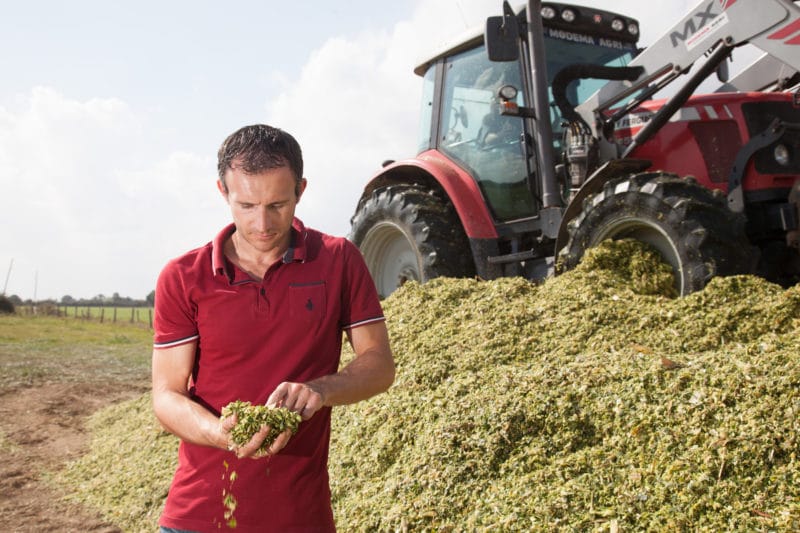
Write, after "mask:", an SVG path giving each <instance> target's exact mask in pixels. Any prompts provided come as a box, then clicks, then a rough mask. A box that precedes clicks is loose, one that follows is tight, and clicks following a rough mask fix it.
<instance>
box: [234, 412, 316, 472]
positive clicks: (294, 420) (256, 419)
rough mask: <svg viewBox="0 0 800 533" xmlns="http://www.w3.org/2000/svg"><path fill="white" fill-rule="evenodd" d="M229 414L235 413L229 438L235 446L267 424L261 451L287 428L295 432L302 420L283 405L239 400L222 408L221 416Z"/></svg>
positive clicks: (243, 443) (242, 443) (248, 438)
mask: <svg viewBox="0 0 800 533" xmlns="http://www.w3.org/2000/svg"><path fill="white" fill-rule="evenodd" d="M231 415H236V425H235V426H234V428H233V429H232V430H231V440H233V442H234V444H236V445H237V446H244V445H245V444H247V443H248V442H250V439H251V438H253V435H255V434H256V433H258V432H259V431H260V430H261V428H263V427H264V426H269V428H270V431H269V433H268V434H267V437H266V438H265V439H264V442H263V443H262V444H261V447H259V451H261V452H265V451H267V449H268V448H269V447H270V446H271V445H272V443H273V442H275V439H276V438H278V435H280V434H281V433H283V432H284V431H286V430H287V429H288V430H291V432H292V433H295V432H296V431H297V428H298V426H299V425H300V422H301V421H302V418H301V417H300V415H299V414H298V413H295V412H294V411H290V410H289V409H286V408H285V407H268V406H266V405H251V404H250V402H243V401H240V400H237V401H235V402H231V403H229V404H228V405H226V406H225V407H223V408H222V415H221V416H222V418H227V417H229V416H231ZM231 481H233V480H231Z"/></svg>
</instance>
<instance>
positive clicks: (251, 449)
mask: <svg viewBox="0 0 800 533" xmlns="http://www.w3.org/2000/svg"><path fill="white" fill-rule="evenodd" d="M235 425H236V415H235V414H233V415H231V416H229V417H226V418H223V419H222V420H221V421H220V423H219V429H220V432H221V433H222V435H223V436H224V438H225V442H226V443H227V444H226V446H227V448H228V450H229V451H231V452H233V453H235V454H236V457H238V458H239V459H243V458H245V457H252V458H253V459H260V458H262V457H268V456H270V455H275V454H276V453H278V452H279V451H280V450H282V449H283V447H284V446H286V445H287V444H288V443H289V438H290V437H291V436H292V432H291V430H288V429H287V430H286V431H284V432H283V433H281V434H280V435H278V437H277V438H276V439H275V440H274V441H273V442H272V444H271V445H270V446H269V448H267V449H266V450H265V451H259V448H261V443H262V442H264V439H266V438H267V435H269V432H270V427H269V426H264V427H263V428H261V430H260V431H258V432H257V433H256V434H254V435H253V437H252V438H251V439H250V441H248V443H247V444H245V445H244V446H237V445H236V444H235V443H234V442H233V439H232V438H231V430H232V429H233V427H234V426H235Z"/></svg>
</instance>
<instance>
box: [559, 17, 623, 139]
mask: <svg viewBox="0 0 800 533" xmlns="http://www.w3.org/2000/svg"><path fill="white" fill-rule="evenodd" d="M544 47H545V54H546V57H547V85H548V99H549V102H550V120H551V122H552V124H553V139H554V144H555V148H556V153H560V151H561V134H562V132H563V128H562V126H561V121H562V119H561V113H560V112H559V110H558V108H557V107H556V106H555V104H554V103H553V93H552V89H551V88H550V87H551V85H552V83H553V78H554V77H555V75H556V74H558V72H559V71H560V70H561V69H563V68H564V67H566V66H569V65H574V64H575V63H591V64H593V65H602V66H605V67H625V66H627V65H628V63H630V62H631V61H632V60H633V56H634V54H635V53H636V47H635V46H634V45H633V44H630V43H626V42H623V41H617V40H614V39H604V38H597V37H591V36H588V35H584V34H578V33H573V32H568V31H564V30H558V29H553V28H546V29H545V39H544ZM606 83H608V81H607V80H597V79H581V80H575V81H573V82H572V83H570V84H569V85H568V86H567V98H568V99H569V101H570V103H572V104H573V105H576V106H577V105H578V104H580V103H581V102H583V101H585V100H586V99H587V98H589V97H590V96H591V95H593V94H594V93H595V92H597V91H598V90H600V88H601V87H602V86H603V85H605V84H606Z"/></svg>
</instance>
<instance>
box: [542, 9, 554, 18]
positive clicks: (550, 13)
mask: <svg viewBox="0 0 800 533" xmlns="http://www.w3.org/2000/svg"><path fill="white" fill-rule="evenodd" d="M541 13H542V18H543V19H545V20H551V19H554V18H556V10H555V9H553V8H552V7H550V6H545V7H543V8H542V11H541Z"/></svg>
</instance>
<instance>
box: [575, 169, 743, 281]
mask: <svg viewBox="0 0 800 533" xmlns="http://www.w3.org/2000/svg"><path fill="white" fill-rule="evenodd" d="M568 228H569V241H568V242H567V245H566V246H565V247H564V249H562V250H561V252H560V254H559V261H560V265H561V269H562V270H564V269H570V268H574V267H575V266H576V265H577V264H578V262H579V261H580V260H581V258H582V257H583V254H584V252H585V251H586V250H587V249H588V248H590V247H592V246H596V245H597V244H599V243H600V242H601V241H603V240H605V239H624V238H632V239H636V240H638V241H642V242H645V243H648V244H650V245H651V246H653V247H654V248H655V249H656V250H658V251H659V253H660V254H661V256H662V257H663V258H664V260H665V261H666V262H667V263H669V264H670V265H671V266H672V270H673V272H674V274H675V289H676V290H677V291H678V293H679V294H681V295H686V294H689V293H691V292H694V291H698V290H700V289H702V288H703V287H705V285H706V284H707V283H708V281H709V280H710V279H711V278H712V277H713V276H728V275H734V274H745V273H751V272H752V271H753V268H754V265H755V263H754V259H756V258H757V252H754V250H755V249H754V248H753V247H752V246H751V245H750V244H749V242H748V240H747V237H746V235H745V220H744V217H743V216H742V215H741V214H738V213H734V212H732V211H731V210H730V209H728V208H727V205H726V203H725V199H724V196H722V195H720V194H719V193H715V192H713V191H711V190H709V189H707V188H705V187H702V186H700V185H698V184H697V183H696V182H695V181H694V180H693V179H691V178H687V179H680V178H679V177H677V176H675V175H674V174H667V173H661V172H650V173H643V174H637V175H634V176H631V177H628V178H623V179H619V180H612V181H610V182H609V183H607V184H606V185H605V186H604V187H603V190H602V191H600V192H598V193H597V194H596V195H594V196H593V197H590V198H588V199H587V200H586V201H585V202H584V207H583V211H582V212H581V213H580V214H579V215H578V216H576V217H575V218H574V219H573V220H571V221H570V222H569V225H568Z"/></svg>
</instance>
